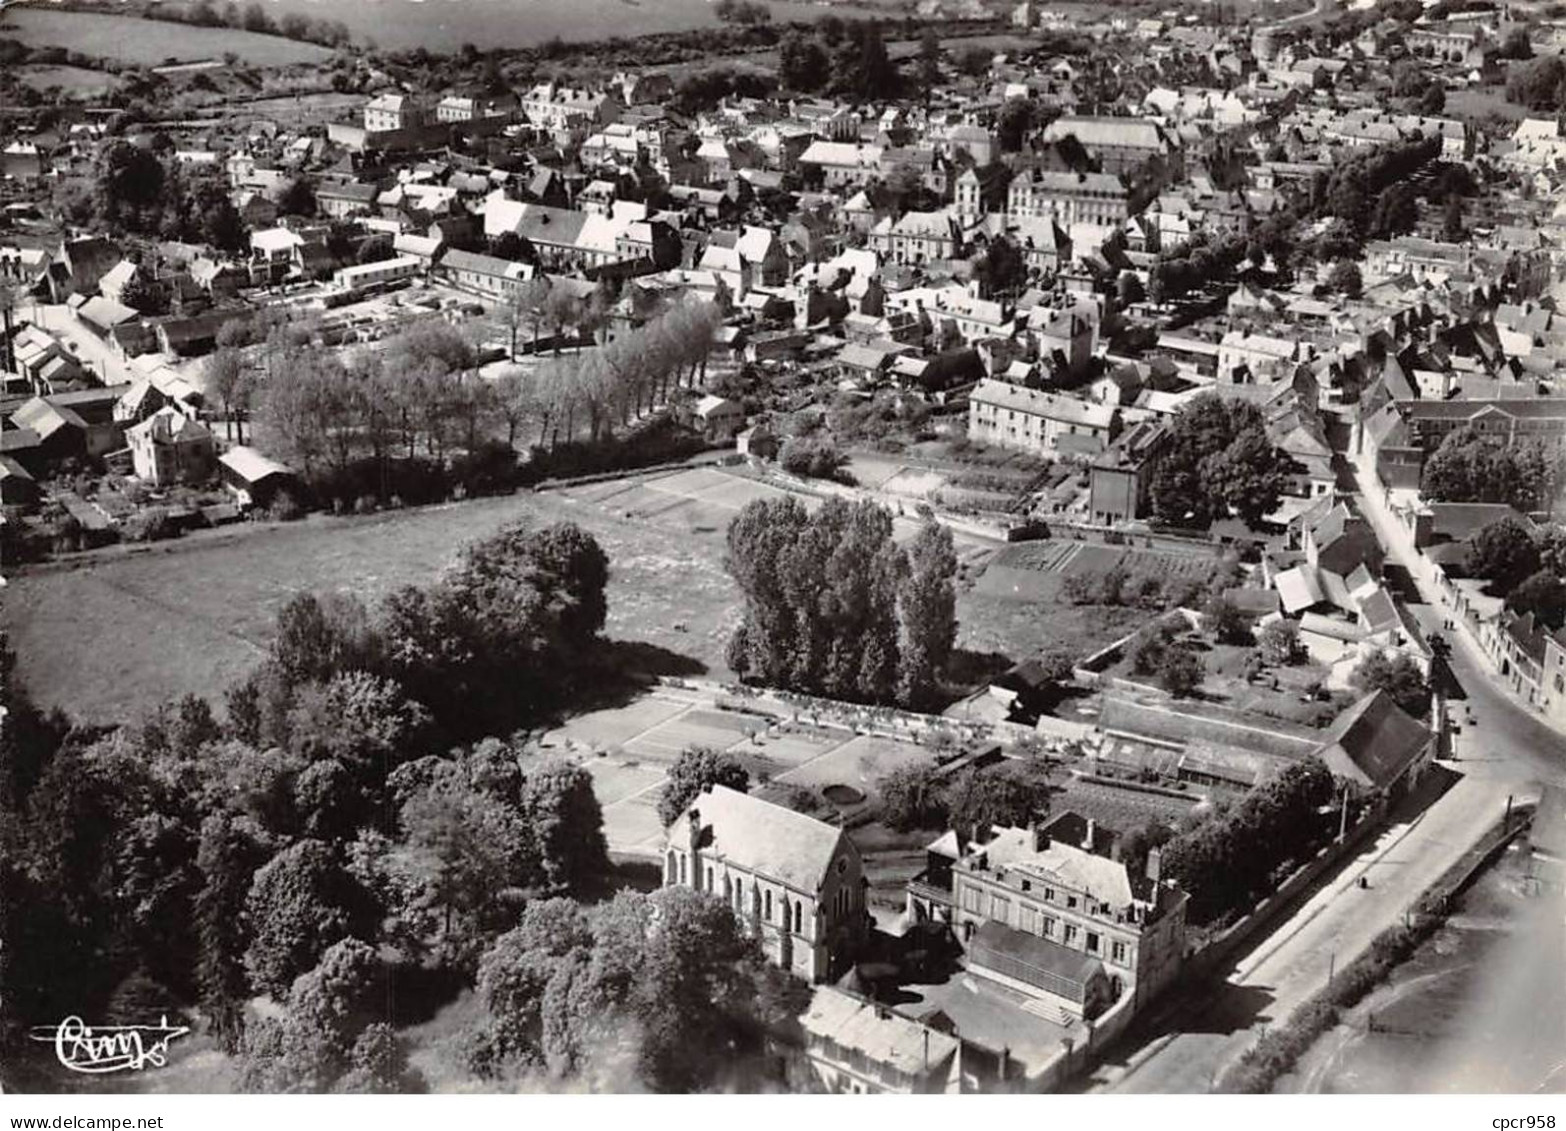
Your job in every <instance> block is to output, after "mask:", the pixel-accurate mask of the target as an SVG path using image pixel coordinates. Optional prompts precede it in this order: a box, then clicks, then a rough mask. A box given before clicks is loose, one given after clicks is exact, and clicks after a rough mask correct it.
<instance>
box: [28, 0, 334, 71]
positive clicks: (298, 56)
mask: <svg viewBox="0 0 1566 1131" xmlns="http://www.w3.org/2000/svg"><path fill="white" fill-rule="evenodd" d="M0 36H3V37H5V38H7V39H15V40H18V41H19V42H21V43H25V44H26V45H27V46H29V47H64V48H68V49H69V50H71V51H79V52H81V53H82V54H83V55H95V56H98V57H100V58H104V59H113V60H116V61H118V62H121V63H128V64H131V65H132V66H138V67H154V66H158V65H159V64H162V63H167V62H170V61H176V62H190V61H192V60H197V59H221V58H222V57H223V56H224V55H225V54H226V53H228V52H233V53H234V54H235V55H237V56H239V58H240V59H241V60H243V61H244V62H246V63H249V64H250V65H252V66H256V67H288V66H293V65H294V64H296V63H320V62H323V61H324V60H326V59H330V58H331V56H332V53H331V51H330V50H328V49H327V48H325V47H320V46H318V45H316V44H314V43H299V42H296V41H294V40H291V39H284V38H282V37H281V36H277V35H257V34H256V33H254V32H249V31H239V30H236V29H234V28H210V27H194V26H192V25H190V24H179V23H170V22H168V21H165V20H143V19H139V18H137V17H135V16H116V15H110V14H108V13H103V14H99V13H96V12H67V11H62V10H59V9H54V8H34V7H28V8H8V9H6V11H5V13H4V15H0Z"/></svg>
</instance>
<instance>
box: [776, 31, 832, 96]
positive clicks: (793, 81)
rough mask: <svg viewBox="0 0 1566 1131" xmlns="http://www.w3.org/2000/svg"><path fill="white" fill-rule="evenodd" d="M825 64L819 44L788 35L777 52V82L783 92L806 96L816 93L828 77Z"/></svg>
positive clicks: (802, 36) (812, 39)
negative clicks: (804, 94)
mask: <svg viewBox="0 0 1566 1131" xmlns="http://www.w3.org/2000/svg"><path fill="white" fill-rule="evenodd" d="M827 62H828V60H827V53H826V50H825V49H824V48H823V47H822V46H821V43H820V41H819V40H817V39H816V38H815V37H813V36H809V35H806V34H804V33H803V32H799V31H794V32H790V33H789V34H788V35H787V36H785V37H784V39H783V43H782V44H781V46H780V47H779V48H778V81H779V82H780V83H782V85H783V86H784V88H785V89H787V90H798V91H801V92H803V93H807V94H808V93H810V92H811V91H815V90H820V89H821V86H822V84H824V83H825V82H826V80H827V79H828V77H829V74H830V73H829V71H828V70H827Z"/></svg>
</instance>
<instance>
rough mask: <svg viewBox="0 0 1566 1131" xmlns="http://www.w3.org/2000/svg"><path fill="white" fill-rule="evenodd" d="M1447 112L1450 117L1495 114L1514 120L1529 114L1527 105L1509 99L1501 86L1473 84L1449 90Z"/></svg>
mask: <svg viewBox="0 0 1566 1131" xmlns="http://www.w3.org/2000/svg"><path fill="white" fill-rule="evenodd" d="M1445 113H1446V115H1447V117H1450V118H1485V117H1488V116H1489V115H1491V114H1495V115H1497V116H1499V117H1501V118H1505V119H1507V120H1509V121H1513V122H1520V121H1522V120H1523V119H1524V118H1526V117H1527V116H1528V111H1527V109H1526V108H1525V107H1522V106H1519V105H1517V103H1515V102H1509V101H1507V98H1506V90H1505V88H1504V87H1500V86H1471V87H1469V88H1468V89H1467V90H1452V91H1448V92H1447V95H1446V110H1445Z"/></svg>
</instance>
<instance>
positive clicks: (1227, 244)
mask: <svg viewBox="0 0 1566 1131" xmlns="http://www.w3.org/2000/svg"><path fill="white" fill-rule="evenodd" d="M1248 255H1249V245H1248V244H1247V242H1246V241H1244V240H1240V239H1221V240H1219V241H1218V242H1216V243H1214V242H1212V241H1210V240H1209V239H1208V237H1207V234H1206V233H1205V232H1199V233H1197V234H1195V235H1193V236H1192V237H1191V240H1190V242H1188V243H1184V244H1181V245H1180V246H1179V247H1176V248H1172V249H1170V250H1169V251H1164V252H1159V254H1158V259H1157V260H1156V261H1155V262H1154V263H1153V267H1152V269H1151V270H1150V271H1149V272H1148V275H1147V294H1148V298H1150V299H1152V300H1153V301H1154V302H1160V303H1161V302H1168V301H1169V300H1170V299H1175V298H1179V297H1180V296H1182V295H1184V294H1187V293H1189V292H1190V291H1192V290H1195V289H1196V288H1198V287H1202V286H1206V285H1208V284H1211V283H1215V282H1223V281H1225V280H1227V279H1230V278H1232V277H1233V275H1234V272H1235V269H1236V268H1237V267H1239V265H1240V264H1241V263H1243V262H1245V260H1246V258H1247V256H1248Z"/></svg>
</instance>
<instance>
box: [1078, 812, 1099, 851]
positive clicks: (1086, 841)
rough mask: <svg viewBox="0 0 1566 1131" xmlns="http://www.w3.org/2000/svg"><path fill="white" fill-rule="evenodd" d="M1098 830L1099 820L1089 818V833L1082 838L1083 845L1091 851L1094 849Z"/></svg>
mask: <svg viewBox="0 0 1566 1131" xmlns="http://www.w3.org/2000/svg"><path fill="white" fill-rule="evenodd" d="M1097 832H1098V822H1097V821H1095V820H1094V819H1093V818H1092V817H1089V818H1088V823H1087V835H1086V836H1084V837H1083V838H1082V847H1083V848H1085V849H1087V850H1088V851H1089V852H1092V851H1093V840H1094V834H1095V833H1097Z"/></svg>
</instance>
